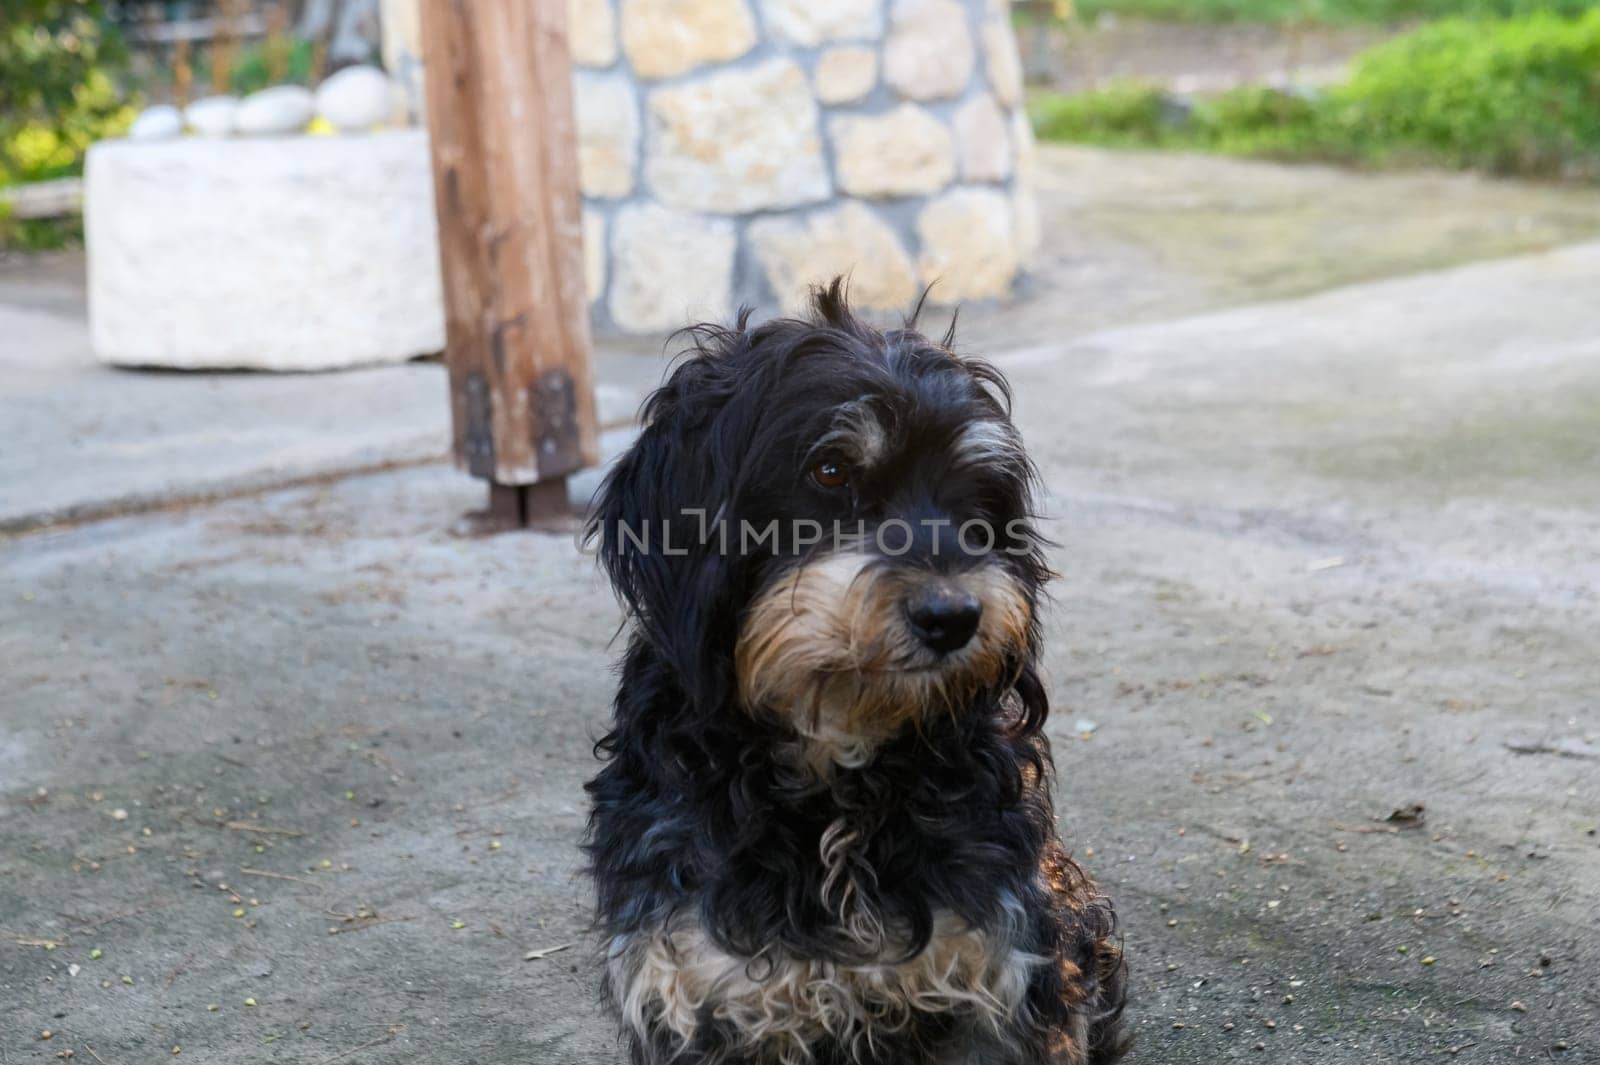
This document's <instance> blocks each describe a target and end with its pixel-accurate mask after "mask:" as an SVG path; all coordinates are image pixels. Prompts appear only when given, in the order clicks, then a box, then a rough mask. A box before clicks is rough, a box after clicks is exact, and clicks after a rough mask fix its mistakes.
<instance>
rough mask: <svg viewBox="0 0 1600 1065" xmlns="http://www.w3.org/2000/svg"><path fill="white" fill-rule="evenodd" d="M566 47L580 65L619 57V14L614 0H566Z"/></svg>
mask: <svg viewBox="0 0 1600 1065" xmlns="http://www.w3.org/2000/svg"><path fill="white" fill-rule="evenodd" d="M567 47H568V48H569V49H570V50H571V52H572V61H573V62H574V63H576V64H577V65H578V66H580V67H609V66H610V65H611V64H612V63H615V62H616V61H617V17H616V15H615V14H614V13H613V12H612V10H611V0H567Z"/></svg>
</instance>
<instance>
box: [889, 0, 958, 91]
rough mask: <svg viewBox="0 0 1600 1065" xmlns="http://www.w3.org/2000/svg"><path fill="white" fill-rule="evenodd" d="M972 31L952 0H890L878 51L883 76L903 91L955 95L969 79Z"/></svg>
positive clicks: (896, 88) (898, 89)
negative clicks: (891, 4) (891, 7)
mask: <svg viewBox="0 0 1600 1065" xmlns="http://www.w3.org/2000/svg"><path fill="white" fill-rule="evenodd" d="M973 62H974V57H973V42H972V32H971V29H970V28H969V26H968V24H967V11H966V8H965V7H964V6H963V5H961V4H959V3H957V2H956V0H895V5H894V13H893V15H892V16H891V17H890V23H889V39H888V42H887V44H886V45H885V46H884V51H883V79H884V81H886V82H888V83H889V84H890V85H891V86H893V87H894V88H895V90H896V91H898V92H899V93H900V94H901V95H902V96H908V97H910V98H911V99H913V100H940V99H945V98H947V97H951V96H959V95H961V93H962V92H963V91H964V90H965V89H966V87H967V83H968V82H969V81H971V80H972V67H973Z"/></svg>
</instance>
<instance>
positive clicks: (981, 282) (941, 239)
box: [917, 188, 1017, 303]
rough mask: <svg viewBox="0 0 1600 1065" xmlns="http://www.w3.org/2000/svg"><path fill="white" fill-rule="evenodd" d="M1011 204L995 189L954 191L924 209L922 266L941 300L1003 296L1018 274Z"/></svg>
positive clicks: (933, 295) (919, 222)
mask: <svg viewBox="0 0 1600 1065" xmlns="http://www.w3.org/2000/svg"><path fill="white" fill-rule="evenodd" d="M1011 224H1012V223H1011V202H1010V201H1009V200H1008V199H1007V198H1006V197H1005V196H1004V195H1003V194H1001V193H999V192H996V191H995V190H993V189H971V188H963V189H954V190H952V191H950V192H947V193H945V194H944V195H943V196H940V197H939V198H938V199H936V200H934V201H933V202H932V203H930V204H928V205H927V206H926V207H924V208H923V209H922V213H921V214H919V215H918V216H917V237H918V239H919V240H920V241H921V242H922V255H921V257H920V258H919V260H918V267H919V269H920V270H921V272H922V280H923V282H924V283H925V284H933V283H934V282H938V284H936V285H934V287H933V291H932V293H931V294H930V296H929V298H930V299H932V300H933V301H935V302H937V303H955V302H958V301H960V300H967V299H988V298H992V297H997V296H1004V295H1006V294H1007V293H1008V292H1009V291H1010V290H1011V282H1012V279H1013V278H1015V277H1016V274H1017V247H1016V242H1015V239H1014V236H1013V234H1012V231H1011Z"/></svg>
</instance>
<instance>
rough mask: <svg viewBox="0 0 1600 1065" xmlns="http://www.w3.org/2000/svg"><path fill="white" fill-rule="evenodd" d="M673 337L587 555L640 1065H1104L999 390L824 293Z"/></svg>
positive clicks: (1017, 467)
mask: <svg viewBox="0 0 1600 1065" xmlns="http://www.w3.org/2000/svg"><path fill="white" fill-rule="evenodd" d="M689 335H690V337H691V338H692V340H693V342H694V344H693V351H692V357H690V358H689V359H688V360H687V361H686V362H684V363H683V364H682V365H681V366H679V367H678V369H677V370H676V371H675V372H674V373H673V375H672V377H671V379H670V381H669V382H668V383H667V384H666V385H665V386H664V387H662V388H661V389H660V390H658V391H657V392H656V393H655V394H654V395H653V396H652V397H651V399H650V401H649V403H648V404H647V406H646V408H645V415H646V425H645V428H644V431H643V434H642V435H641V437H640V438H639V441H638V443H636V444H635V445H634V447H633V449H632V450H631V451H630V452H628V454H627V455H626V456H624V457H623V459H622V460H621V461H620V463H619V464H618V465H617V467H616V468H615V470H614V471H613V472H612V473H611V475H610V477H609V478H608V479H607V481H606V484H605V487H604V489H603V490H602V493H601V497H600V501H599V504H598V507H597V510H596V511H595V513H594V515H593V516H592V517H591V524H590V534H591V535H592V536H595V537H596V538H597V539H598V541H599V544H600V555H601V559H602V561H603V563H604V565H605V568H606V569H607V571H608V572H609V574H610V577H611V579H612V581H613V582H614V583H615V585H616V588H617V590H618V591H619V593H620V594H621V596H622V598H623V599H624V601H625V603H626V605H627V606H628V608H629V610H630V613H631V616H632V620H633V625H634V627H633V631H632V634H631V638H630V641H629V646H628V650H627V656H626V659H625V661H624V663H623V666H622V683H621V690H620V691H619V692H618V694H617V699H616V708H615V715H616V717H615V722H614V724H613V727H612V729H611V731H610V732H609V734H607V735H606V736H605V737H604V738H603V739H602V740H601V741H600V742H599V744H598V751H599V753H601V754H602V755H603V756H604V757H605V758H606V762H605V765H604V767H603V768H602V769H601V770H600V773H599V775H598V776H596V777H595V779H594V780H593V781H592V782H591V783H590V784H589V793H590V796H591V797H592V799H593V810H592V812H591V815H590V826H589V843H588V848H589V854H590V858H591V861H592V865H593V872H594V879H595V884H596V888H597V891H598V903H599V905H598V920H599V924H600V929H601V932H602V934H603V937H604V942H605V944H606V981H605V982H606V992H607V997H608V998H609V1000H610V1002H611V1004H612V1006H613V1007H614V1008H615V1009H616V1011H617V1012H618V1014H619V1015H620V1019H621V1023H622V1026H623V1030H624V1035H625V1038H626V1040H627V1041H628V1044H629V1047H630V1050H631V1055H632V1060H633V1062H635V1063H636V1065H660V1063H667V1062H675V1063H683V1065H723V1063H726V1065H733V1063H751V1065H756V1063H781V1065H800V1063H814V1065H847V1063H857V1065H890V1063H894V1065H900V1063H905V1065H912V1063H918V1065H920V1063H928V1065H933V1063H938V1065H1025V1063H1026V1065H1035V1063H1047V1062H1048V1063H1053V1065H1089V1063H1096V1065H1097V1063H1101V1062H1109V1061H1112V1060H1114V1059H1115V1058H1117V1057H1118V1056H1119V1055H1120V1053H1121V1051H1122V1049H1123V1044H1124V1041H1123V1038H1122V1036H1121V1034H1120V1025H1119V1017H1120V1014H1121V1012H1122V1003H1123V995H1124V991H1123V983H1124V968H1123V961H1122V955H1121V949H1120V946H1119V937H1118V932H1117V924H1116V918H1115V915H1114V912H1113V910H1112V908H1111V904H1110V902H1109V901H1108V900H1107V899H1105V898H1104V897H1103V896H1101V895H1099V894H1098V893H1097V892H1096V891H1095V888H1094V886H1093V884H1092V883H1091V882H1090V881H1089V880H1088V878H1087V877H1086V876H1085V875H1084V873H1083V872H1082V871H1081V870H1080V869H1079V868H1078V866H1077V865H1076V864H1074V862H1073V861H1072V859H1071V858H1070V857H1069V856H1068V855H1067V852H1066V851H1065V850H1064V848H1063V847H1062V845H1061V842H1060V840H1059V838H1058V836H1057V833H1056V827H1055V815H1054V812H1053V809H1052V804H1051V796H1050V787H1051V778H1052V770H1051V763H1050V751H1049V747H1048V743H1047V741H1046V739H1045V738H1044V736H1043V735H1042V731H1041V730H1042V727H1043V725H1044V720H1045V715H1046V713H1047V709H1048V708H1047V705H1046V698H1045V691H1044V687H1043V685H1042V683H1041V682H1040V679H1039V676H1038V673H1037V671H1036V668H1035V657H1036V652H1037V647H1038V642H1039V635H1038V628H1039V627H1038V619H1037V614H1036V610H1037V607H1038V603H1039V597H1040V589H1041V586H1042V584H1043V583H1044V581H1045V579H1046V576H1047V570H1046V567H1045V563H1044V559H1043V556H1042V553H1041V545H1040V539H1039V537H1038V536H1037V534H1036V533H1035V531H1034V530H1033V527H1032V526H1031V525H1030V522H1029V519H1030V497H1031V488H1032V480H1033V469H1032V466H1031V464H1030V462H1029V460H1028V458H1027V456H1026V455H1025V453H1024V452H1023V450H1022V447H1021V443H1020V440H1019V438H1018V436H1017V433H1016V430H1015V429H1014V428H1013V427H1012V424H1011V421H1010V419H1009V416H1008V410H1009V394H1008V392H1007V389H1006V385H1005V383H1004V381H1003V380H1002V378H1001V377H1000V375H999V373H998V372H997V371H996V370H994V369H993V368H991V367H989V366H987V365H985V364H984V363H981V362H977V361H974V360H971V359H965V358H959V357H957V356H956V355H954V354H952V353H951V351H950V350H949V345H950V339H951V338H950V337H949V336H948V335H947V336H946V337H945V338H944V342H943V343H939V344H936V343H933V342H932V341H930V340H928V339H927V338H925V337H923V336H922V335H920V334H918V333H917V332H915V331H914V330H913V329H912V328H911V327H910V326H908V327H907V328H905V329H901V330H897V331H893V332H888V333H880V332H878V331H877V330H875V329H873V328H871V327H869V326H867V325H866V324H864V323H862V322H861V321H859V320H857V319H856V318H855V317H853V316H852V315H851V313H850V311H849V309H848V307H847V306H846V302H845V296H844V290H843V286H842V284H841V283H840V282H837V281H836V282H835V283H834V284H833V286H832V287H830V288H829V289H827V290H826V291H821V292H818V293H817V296H816V300H815V311H814V314H813V316H812V319H811V320H809V321H797V320H788V319H785V320H778V321H772V322H768V323H766V324H764V325H760V326H756V327H754V328H751V327H749V326H748V324H747V321H746V319H745V318H743V317H741V319H740V321H739V323H738V324H737V325H736V326H734V327H733V328H731V329H724V328H718V327H714V326H701V327H697V328H696V329H694V330H691V331H690V333H689Z"/></svg>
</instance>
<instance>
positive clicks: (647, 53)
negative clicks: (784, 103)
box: [622, 0, 756, 78]
mask: <svg viewBox="0 0 1600 1065" xmlns="http://www.w3.org/2000/svg"><path fill="white" fill-rule="evenodd" d="M755 43H756V23H755V19H754V18H753V17H752V16H751V14H750V8H749V6H748V5H747V4H746V3H745V0H622V47H623V49H624V50H625V51H626V52H627V53H628V60H629V61H630V62H631V63H632V64H633V69H634V72H635V73H637V74H638V75H639V76H640V77H642V78H667V77H671V76H672V75H674V74H682V73H683V72H684V71H686V70H692V69H694V68H695V67H697V66H700V65H701V64H703V63H720V62H723V61H725V60H728V59H737V58H738V57H739V56H742V55H744V54H745V53H746V52H748V51H749V50H750V49H751V48H753V47H755Z"/></svg>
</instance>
